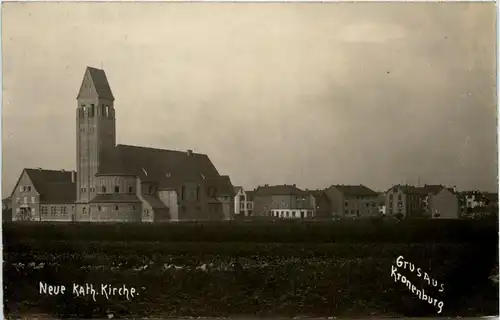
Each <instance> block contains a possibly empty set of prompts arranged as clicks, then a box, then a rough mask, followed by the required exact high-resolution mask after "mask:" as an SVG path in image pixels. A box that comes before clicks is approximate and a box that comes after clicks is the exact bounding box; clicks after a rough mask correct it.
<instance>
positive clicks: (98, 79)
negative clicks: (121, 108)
mask: <svg viewBox="0 0 500 320" xmlns="http://www.w3.org/2000/svg"><path fill="white" fill-rule="evenodd" d="M114 100H115V99H114V97H113V93H112V92H111V88H110V86H109V83H108V79H107V77H106V73H105V72H104V70H101V69H96V68H92V67H87V70H86V71H85V75H84V77H83V81H82V85H81V87H80V92H79V93H78V97H77V101H78V105H77V108H76V161H77V177H76V188H77V190H76V202H77V203H76V208H77V209H76V220H80V221H82V220H83V221H86V220H87V221H88V220H90V205H89V202H90V201H91V200H92V199H93V198H94V196H95V195H96V193H97V188H98V186H97V185H96V177H95V175H96V173H97V172H98V170H99V165H100V163H102V162H101V160H102V159H104V158H105V156H106V154H111V153H112V152H113V150H114V148H115V145H116V120H115V109H114V106H113V104H114Z"/></svg>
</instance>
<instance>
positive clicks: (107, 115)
mask: <svg viewBox="0 0 500 320" xmlns="http://www.w3.org/2000/svg"><path fill="white" fill-rule="evenodd" d="M109 116H110V112H109V106H106V117H109Z"/></svg>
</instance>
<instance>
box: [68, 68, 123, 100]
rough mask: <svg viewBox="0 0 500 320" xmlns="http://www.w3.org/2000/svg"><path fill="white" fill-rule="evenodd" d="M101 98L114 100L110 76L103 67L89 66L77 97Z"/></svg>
mask: <svg viewBox="0 0 500 320" xmlns="http://www.w3.org/2000/svg"><path fill="white" fill-rule="evenodd" d="M84 98H101V99H106V100H110V101H114V100H115V98H114V96H113V93H112V92H111V87H110V86H109V82H108V78H107V77H106V73H105V72H104V70H102V69H97V68H93V67H87V70H85V75H84V77H83V80H82V85H81V87H80V91H79V93H78V96H77V99H84Z"/></svg>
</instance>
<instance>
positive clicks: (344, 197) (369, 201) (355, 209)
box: [326, 184, 379, 217]
mask: <svg viewBox="0 0 500 320" xmlns="http://www.w3.org/2000/svg"><path fill="white" fill-rule="evenodd" d="M326 194H327V195H328V198H329V199H330V203H331V206H332V215H334V216H341V217H371V216H376V215H378V212H379V209H378V207H379V206H378V202H377V199H378V196H379V195H378V193H377V192H375V191H373V190H372V189H370V188H368V187H366V186H364V185H361V184H360V185H332V186H330V187H329V188H327V189H326Z"/></svg>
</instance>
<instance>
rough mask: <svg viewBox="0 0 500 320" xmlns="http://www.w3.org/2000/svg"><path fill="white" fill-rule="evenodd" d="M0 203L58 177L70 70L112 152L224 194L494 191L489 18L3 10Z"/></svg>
mask: <svg viewBox="0 0 500 320" xmlns="http://www.w3.org/2000/svg"><path fill="white" fill-rule="evenodd" d="M2 11H3V12H2V55H3V57H2V58H3V98H2V99H3V103H2V120H3V123H2V189H3V191H2V193H3V195H4V196H7V195H9V194H10V192H11V191H12V188H13V187H14V184H15V183H16V181H17V179H18V177H19V175H20V173H21V171H22V169H23V168H38V167H41V168H46V169H66V170H70V169H75V168H76V122H75V121H76V120H75V117H76V114H75V112H76V110H75V109H76V107H77V101H76V95H77V93H78V90H79V87H80V84H81V81H82V79H83V76H84V72H85V68H86V66H93V67H97V68H103V69H104V70H105V72H106V74H107V77H108V80H109V82H110V85H111V89H112V91H113V94H114V96H115V99H116V100H115V109H116V118H117V143H120V144H130V145H142V146H148V147H155V148H162V149H171V150H183V151H184V150H187V149H192V150H193V151H194V152H197V153H204V154H208V155H209V157H210V158H211V160H212V162H213V163H214V165H215V166H216V168H217V169H218V171H219V172H220V173H221V174H227V175H229V176H230V178H231V181H232V183H233V185H238V186H243V187H245V188H247V189H253V188H254V187H257V186H258V185H263V184H270V185H272V184H296V185H297V186H298V187H301V188H324V187H328V186H330V185H332V184H355V185H358V184H363V185H366V186H368V187H369V188H371V189H374V190H377V191H383V190H386V189H388V188H389V187H391V186H392V185H394V184H398V183H399V184H400V183H410V184H415V185H417V184H420V185H423V184H425V183H427V184H444V185H448V186H457V188H458V189H460V190H469V189H481V190H490V191H494V190H496V188H497V176H498V174H497V172H498V164H497V163H498V157H497V142H496V140H497V129H496V124H497V97H496V49H495V44H496V19H495V11H496V9H495V4H494V3H493V2H491V3H484V2H483V3H478V2H476V3H470V2H469V3H442V2H441V3H437V2H436V3H429V2H428V3H422V2H420V3H419V2H417V3H395V2H394V3H366V2H364V3H361V2H359V3H352V2H351V3H158V2H150V3H111V2H108V3H103V2H101V3H86V2H81V3H75V2H74V3H41V2H32V3H26V2H25V3H23V2H21V3H3V10H2Z"/></svg>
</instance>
